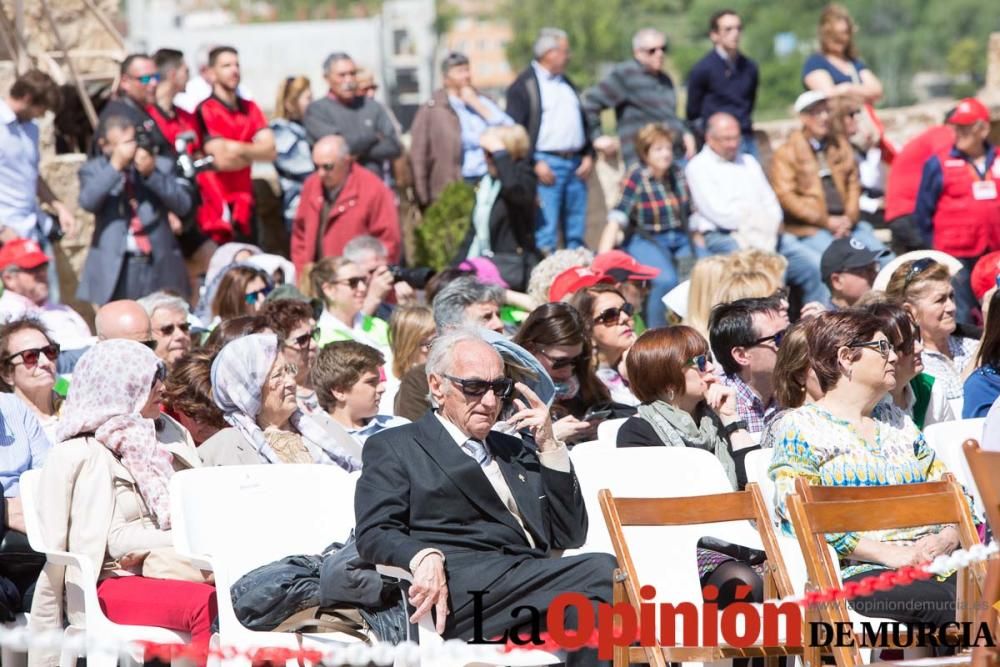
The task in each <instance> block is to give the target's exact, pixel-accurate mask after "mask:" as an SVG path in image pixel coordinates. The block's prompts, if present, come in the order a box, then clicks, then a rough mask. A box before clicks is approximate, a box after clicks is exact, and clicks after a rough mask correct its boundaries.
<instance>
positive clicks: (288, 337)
mask: <svg viewBox="0 0 1000 667" xmlns="http://www.w3.org/2000/svg"><path fill="white" fill-rule="evenodd" d="M260 315H261V317H263V318H264V321H265V322H267V328H268V329H270V330H271V331H273V332H274V333H275V335H277V336H278V339H279V340H280V341H281V349H282V350H283V351H284V353H285V358H286V359H287V360H288V363H290V364H294V365H295V367H296V368H298V369H299V372H298V373H297V374H296V375H295V385H296V387H298V389H297V392H298V401H299V407H301V408H302V409H303V410H304V411H305V412H307V413H309V414H312V413H314V412H317V411H319V409H320V405H319V403H318V402H317V400H316V391H315V389H314V388H313V382H312V375H311V374H310V371H312V367H313V364H315V363H316V355H318V354H319V327H318V326H317V325H316V316H315V313H314V311H313V307H312V306H311V305H310V304H308V303H306V302H305V301H299V300H297V299H279V300H277V301H270V302H268V303H267V304H265V305H264V309H263V310H261V311H260Z"/></svg>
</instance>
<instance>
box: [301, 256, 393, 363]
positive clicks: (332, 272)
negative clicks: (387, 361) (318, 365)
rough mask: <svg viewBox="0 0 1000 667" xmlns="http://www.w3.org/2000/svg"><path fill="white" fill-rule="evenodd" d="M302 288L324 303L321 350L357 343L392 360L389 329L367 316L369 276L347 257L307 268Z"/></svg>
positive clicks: (381, 320)
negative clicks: (330, 345)
mask: <svg viewBox="0 0 1000 667" xmlns="http://www.w3.org/2000/svg"><path fill="white" fill-rule="evenodd" d="M300 287H301V288H302V291H303V293H304V294H306V295H307V296H310V297H315V298H317V299H322V301H323V312H322V313H321V314H320V316H319V321H318V324H319V332H320V333H319V347H320V349H322V348H323V347H325V346H326V344H327V343H332V342H333V341H337V340H356V341H358V342H359V343H364V344H365V345H371V346H372V347H374V348H376V349H377V350H378V351H379V352H382V353H383V354H385V355H386V356H389V355H390V354H391V353H390V350H389V325H388V324H387V323H386V322H385V320H383V319H380V318H378V317H374V316H372V315H365V313H364V312H363V310H362V308H363V307H364V305H365V297H366V296H367V295H368V274H367V273H365V271H364V270H362V268H361V267H360V266H358V265H357V264H355V263H354V262H352V261H351V260H349V259H346V258H344V257H324V258H323V259H321V260H320V261H318V262H316V263H314V264H307V265H306V267H305V270H304V271H303V272H302V278H301V283H300Z"/></svg>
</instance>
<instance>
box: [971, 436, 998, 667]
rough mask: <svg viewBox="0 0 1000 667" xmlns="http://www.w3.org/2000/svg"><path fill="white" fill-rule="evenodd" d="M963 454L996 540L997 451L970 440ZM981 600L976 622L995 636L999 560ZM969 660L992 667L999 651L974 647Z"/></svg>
mask: <svg viewBox="0 0 1000 667" xmlns="http://www.w3.org/2000/svg"><path fill="white" fill-rule="evenodd" d="M962 451H963V452H964V453H965V460H966V461H968V462H969V470H970V472H971V473H972V479H973V480H975V483H976V488H977V489H978V490H979V497H980V498H981V499H982V502H983V511H984V512H985V514H986V522H987V523H988V524H989V525H990V528H991V529H992V530H993V539H996V538H997V535H1000V452H993V451H984V450H982V449H980V448H979V443H978V442H976V441H975V440H973V439H971V438H970V439H968V440H966V441H965V442H964V443H962ZM983 600H984V602H985V603H986V604H984V605H982V611H981V613H980V615H979V621H980V622H982V623H989V624H990V628H991V629H992V630H993V633H994V636H996V635H997V633H1000V619H998V615H997V612H996V610H995V609H994V608H993V603H994V602H996V601H997V600H1000V560H997V559H996V558H993V559H991V560H990V561H989V563H988V564H987V568H986V583H985V584H984V586H983ZM972 658H973V664H974V665H975V666H976V667H981V666H984V665H988V664H992V665H995V664H997V663H998V662H1000V651H998V650H997V649H996V648H988V647H977V648H976V649H975V650H974V651H973V655H972Z"/></svg>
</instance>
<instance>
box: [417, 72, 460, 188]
mask: <svg viewBox="0 0 1000 667" xmlns="http://www.w3.org/2000/svg"><path fill="white" fill-rule="evenodd" d="M410 137H411V143H410V166H411V167H412V169H413V186H414V189H415V190H416V193H417V201H419V202H420V205H421V206H424V207H426V206H429V205H430V204H431V203H433V202H434V200H435V199H437V198H438V196H439V195H440V194H441V191H442V190H444V187H445V186H446V185H448V184H449V183H451V182H452V181H460V180H462V128H461V125H460V124H459V121H458V114H457V113H455V110H454V109H452V108H451V104H450V103H449V102H448V93H447V91H445V90H444V89H443V88H442V89H441V90H437V91H435V92H434V95H433V96H431V99H429V100H428V101H427V102H426V103H424V104H422V105H420V108H419V109H417V114H416V116H414V118H413V126H412V127H411V128H410Z"/></svg>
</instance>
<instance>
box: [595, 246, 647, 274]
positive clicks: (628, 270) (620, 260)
mask: <svg viewBox="0 0 1000 667" xmlns="http://www.w3.org/2000/svg"><path fill="white" fill-rule="evenodd" d="M590 266H591V268H592V269H593V270H594V271H596V272H597V273H604V274H607V275H609V276H611V277H612V278H614V279H615V280H617V281H618V282H624V281H626V280H649V279H650V278H655V277H656V276H658V275H660V270H659V269H658V268H656V267H655V266H646V265H645V264H640V263H639V262H637V261H636V260H635V257H633V256H632V255H630V254H628V253H627V252H624V251H621V250H609V251H608V252H602V253H601V254H600V255H598V256H597V257H595V258H594V261H593V262H592V263H591V265H590Z"/></svg>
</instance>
